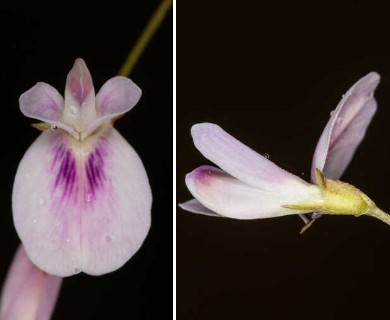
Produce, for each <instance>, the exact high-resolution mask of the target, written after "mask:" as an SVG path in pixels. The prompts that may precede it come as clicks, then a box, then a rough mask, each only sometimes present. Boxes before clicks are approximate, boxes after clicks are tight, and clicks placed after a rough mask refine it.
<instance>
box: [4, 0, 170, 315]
mask: <svg viewBox="0 0 390 320" xmlns="http://www.w3.org/2000/svg"><path fill="white" fill-rule="evenodd" d="M172 6H173V3H172V1H171V0H163V1H158V0H157V1H156V0H153V1H152V0H147V1H133V2H132V3H131V8H132V10H128V9H129V4H128V3H127V2H126V1H115V2H111V3H109V4H106V5H104V6H99V5H93V6H87V5H85V6H83V5H81V4H80V3H79V2H76V1H72V0H71V1H69V2H67V3H66V5H65V6H61V8H59V7H58V8H55V6H52V8H48V7H47V5H46V4H45V3H43V2H42V3H40V2H39V1H38V2H34V3H33V4H32V3H30V2H27V1H26V2H24V3H23V2H19V3H14V4H9V5H7V6H5V7H3V8H2V9H1V15H0V23H1V30H2V31H0V32H1V33H2V34H1V35H2V39H3V50H2V52H1V56H2V59H1V62H0V64H1V69H2V74H1V76H0V82H1V87H2V90H1V91H0V95H1V98H2V102H3V110H4V113H3V123H2V125H1V126H0V133H1V135H2V137H3V140H2V144H3V148H2V149H3V151H2V152H1V156H0V164H1V165H0V176H1V178H2V179H1V181H2V182H1V183H2V186H1V188H0V190H1V192H0V210H1V212H2V217H3V219H2V224H1V232H0V241H1V242H2V244H3V246H2V248H3V256H2V259H1V262H0V291H1V296H0V320H11V319H12V320H22V319H23V320H29V319H31V320H33V319H34V320H37V319H39V320H48V319H58V320H61V319H85V320H87V319H94V320H95V319H156V318H157V317H159V318H161V317H163V318H164V319H171V318H172V317H173V311H172V297H173V272H172V270H173V252H172V248H173V239H172V238H173V236H172V235H173V230H172V228H173V227H172V226H173V214H172V212H173V207H172V194H173V191H172V190H173V178H172V177H173V169H172V168H173V158H172V154H173V140H174V137H173V125H174V124H173V10H172ZM47 12H55V13H53V14H47Z"/></svg>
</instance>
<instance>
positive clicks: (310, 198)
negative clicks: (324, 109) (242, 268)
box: [180, 72, 380, 219]
mask: <svg viewBox="0 0 390 320" xmlns="http://www.w3.org/2000/svg"><path fill="white" fill-rule="evenodd" d="M379 80H380V78H379V75H378V74H377V73H374V72H372V73H370V74H368V75H366V76H365V77H363V78H362V79H360V80H359V81H358V82H357V83H356V84H354V85H353V86H352V87H351V88H350V89H349V90H348V92H347V93H346V94H345V95H344V96H343V98H342V100H341V102H340V103H339V105H338V106H337V108H336V109H335V110H334V111H333V112H332V113H331V117H330V120H329V121H328V123H327V125H326V127H325V129H324V131H323V133H322V135H321V138H320V140H319V142H318V144H317V148H316V150H315V153H314V157H313V162H312V169H311V182H312V183H313V184H311V183H308V182H306V181H304V180H302V179H301V178H299V177H298V176H295V175H293V174H291V173H289V172H287V171H285V170H283V169H282V168H280V167H278V166H277V165H276V164H274V163H273V162H271V161H270V160H269V159H267V158H265V157H264V156H262V155H260V154H259V153H256V152H255V151H253V150H252V149H250V148H249V147H247V146H245V145H244V144H242V143H241V142H240V141H238V140H237V139H235V138H234V137H232V136H231V135H229V134H228V133H227V132H225V131H224V130H222V129H221V128H220V127H219V126H217V125H215V124H211V123H201V124H196V125H194V126H193V127H192V130H191V133H192V137H193V140H194V144H195V146H196V148H197V149H198V150H199V151H200V152H201V153H202V154H203V155H204V156H205V157H206V158H207V159H209V160H210V161H212V162H214V163H215V164H216V165H218V166H219V168H216V167H214V166H208V165H207V166H201V167H199V168H197V169H195V170H194V171H193V172H191V173H189V174H187V176H186V185H187V187H188V189H189V190H190V192H191V193H192V195H193V196H194V197H195V199H192V200H189V201H187V202H185V203H182V204H181V205H180V206H181V207H182V208H183V209H185V210H187V211H191V212H194V213H200V214H205V215H214V216H223V217H229V218H235V219H258V218H270V217H278V216H284V215H290V214H303V213H310V212H313V211H318V212H323V213H330V214H344V212H343V210H351V212H350V213H351V214H355V215H360V214H363V213H365V214H368V213H367V212H363V211H362V210H363V206H364V205H365V204H367V205H368V206H371V203H372V204H373V202H372V201H371V200H369V199H368V197H367V196H365V195H364V194H363V193H361V192H360V191H359V190H357V189H356V188H354V187H352V186H350V189H349V187H348V186H349V185H347V184H345V183H342V182H335V181H333V180H332V179H338V178H339V177H340V176H341V175H342V174H343V173H344V171H345V169H346V168H347V166H348V164H349V163H350V161H351V159H352V157H353V155H354V153H355V151H356V148H357V147H358V146H359V144H360V142H361V141H362V139H363V137H364V135H365V132H366V129H367V127H368V125H369V124H370V122H371V119H372V117H373V115H374V114H375V111H376V108H377V105H376V101H375V99H374V96H373V94H374V91H375V88H376V87H377V85H378V83H379ZM321 172H323V175H322V174H321ZM318 177H319V178H320V179H321V181H318ZM327 187H328V188H327ZM335 188H336V189H337V188H341V190H342V191H340V194H342V197H344V198H342V199H341V198H340V199H339V198H337V194H336V191H335ZM330 189H332V190H331V191H330ZM337 192H339V191H337ZM359 192H360V193H359ZM346 197H352V198H353V201H352V200H350V199H348V201H349V202H348V201H346ZM365 197H367V199H368V200H367V199H366V198H365ZM360 199H363V200H364V201H363V202H364V203H365V204H364V205H363V204H361V203H360V202H359V201H360ZM354 201H355V202H354ZM370 201H371V202H370ZM363 202H362V203H363ZM356 203H358V204H356ZM351 204H355V205H356V207H352V208H350V206H351ZM336 205H337V207H335V206H336ZM357 207H359V208H357ZM372 208H373V207H372ZM375 208H376V207H375ZM354 210H355V211H354ZM378 210H379V209H378ZM345 213H346V214H347V212H345Z"/></svg>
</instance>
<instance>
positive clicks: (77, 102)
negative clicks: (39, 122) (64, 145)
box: [62, 58, 97, 132]
mask: <svg viewBox="0 0 390 320" xmlns="http://www.w3.org/2000/svg"><path fill="white" fill-rule="evenodd" d="M96 117H97V116H96V108H95V90H94V87H93V82H92V77H91V74H90V72H89V70H88V68H87V66H86V64H85V62H84V60H83V59H81V58H78V59H76V61H75V63H74V65H73V68H72V69H71V70H70V71H69V73H68V76H67V79H66V86H65V107H64V110H63V114H62V121H63V122H64V123H65V124H67V125H68V126H70V127H74V128H75V129H76V130H77V131H79V132H82V131H84V130H85V129H86V128H87V127H88V125H89V124H90V123H92V122H93V121H95V119H96Z"/></svg>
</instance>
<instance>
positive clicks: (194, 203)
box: [179, 199, 222, 217]
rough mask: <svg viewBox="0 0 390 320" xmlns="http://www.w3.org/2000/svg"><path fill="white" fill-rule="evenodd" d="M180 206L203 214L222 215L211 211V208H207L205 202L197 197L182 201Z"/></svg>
mask: <svg viewBox="0 0 390 320" xmlns="http://www.w3.org/2000/svg"><path fill="white" fill-rule="evenodd" d="M179 207H180V208H182V209H183V210H187V211H189V212H193V213H199V214H203V215H205V216H211V217H222V216H221V215H219V214H217V213H215V212H213V211H211V210H210V209H207V208H206V207H205V206H204V205H203V204H201V203H200V202H199V201H198V200H196V199H191V200H188V201H186V202H184V203H180V204H179Z"/></svg>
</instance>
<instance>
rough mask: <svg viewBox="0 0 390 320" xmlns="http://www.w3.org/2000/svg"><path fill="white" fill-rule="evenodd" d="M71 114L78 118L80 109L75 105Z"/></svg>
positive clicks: (71, 108) (71, 109) (71, 106)
mask: <svg viewBox="0 0 390 320" xmlns="http://www.w3.org/2000/svg"><path fill="white" fill-rule="evenodd" d="M69 108H70V114H71V115H72V116H73V117H75V118H76V117H77V116H78V115H79V109H78V108H77V107H76V106H73V105H70V107H69Z"/></svg>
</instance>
